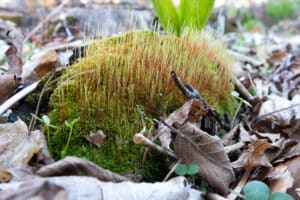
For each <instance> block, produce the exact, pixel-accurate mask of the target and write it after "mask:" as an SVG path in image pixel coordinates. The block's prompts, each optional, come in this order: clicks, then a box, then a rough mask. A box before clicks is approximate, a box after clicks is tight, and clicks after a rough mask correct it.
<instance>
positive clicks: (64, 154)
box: [61, 118, 79, 158]
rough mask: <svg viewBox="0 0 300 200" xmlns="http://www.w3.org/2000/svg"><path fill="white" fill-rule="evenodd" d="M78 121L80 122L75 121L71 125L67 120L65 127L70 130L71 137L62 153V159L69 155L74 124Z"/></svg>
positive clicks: (77, 119)
mask: <svg viewBox="0 0 300 200" xmlns="http://www.w3.org/2000/svg"><path fill="white" fill-rule="evenodd" d="M78 121H79V118H76V119H74V120H73V121H72V122H71V123H69V122H68V121H67V120H66V121H65V125H66V126H67V127H68V128H69V129H70V132H69V137H68V140H67V143H66V145H65V147H64V149H63V150H62V151H61V157H62V158H64V157H65V156H66V155H67V152H68V148H69V145H70V142H71V138H72V133H73V128H74V124H75V123H76V122H78Z"/></svg>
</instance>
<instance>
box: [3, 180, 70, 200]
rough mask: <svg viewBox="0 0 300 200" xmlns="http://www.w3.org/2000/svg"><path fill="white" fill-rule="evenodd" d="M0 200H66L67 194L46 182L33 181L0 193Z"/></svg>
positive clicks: (62, 189)
mask: <svg viewBox="0 0 300 200" xmlns="http://www.w3.org/2000/svg"><path fill="white" fill-rule="evenodd" d="M0 196H1V200H10V199H18V200H27V199H41V200H50V199H53V200H67V199H68V194H67V192H66V191H65V189H64V188H63V187H61V186H59V185H57V184H55V183H51V182H48V181H47V180H42V179H34V180H30V181H27V182H24V183H22V184H20V185H19V187H17V188H14V189H7V190H4V191H0Z"/></svg>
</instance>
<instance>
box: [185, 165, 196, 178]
mask: <svg viewBox="0 0 300 200" xmlns="http://www.w3.org/2000/svg"><path fill="white" fill-rule="evenodd" d="M198 172H199V166H198V165H196V164H190V165H188V166H187V171H186V174H188V175H194V174H197V173H198Z"/></svg>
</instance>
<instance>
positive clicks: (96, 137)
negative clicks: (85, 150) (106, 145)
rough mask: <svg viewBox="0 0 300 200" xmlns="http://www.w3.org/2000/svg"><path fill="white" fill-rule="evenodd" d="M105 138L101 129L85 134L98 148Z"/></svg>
mask: <svg viewBox="0 0 300 200" xmlns="http://www.w3.org/2000/svg"><path fill="white" fill-rule="evenodd" d="M105 138H106V135H105V134H104V132H103V131H102V130H98V131H96V132H90V134H89V135H88V136H87V140H88V141H89V142H90V143H92V144H93V145H95V146H96V147H98V148H99V147H100V146H101V144H102V143H103V140H104V139H105Z"/></svg>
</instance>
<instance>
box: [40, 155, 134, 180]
mask: <svg viewBox="0 0 300 200" xmlns="http://www.w3.org/2000/svg"><path fill="white" fill-rule="evenodd" d="M36 174H38V175H40V176H71V175H77V176H92V177H95V178H97V179H99V180H101V181H111V182H122V181H129V179H127V178H126V177H124V176H121V175H119V174H116V173H113V172H111V171H109V170H106V169H103V168H101V167H99V166H97V165H95V164H94V163H92V162H89V161H87V160H84V159H81V158H76V157H71V156H70V157H66V158H64V159H63V160H59V161H57V162H55V163H53V164H50V165H46V166H44V167H42V168H40V169H39V170H38V171H36Z"/></svg>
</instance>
